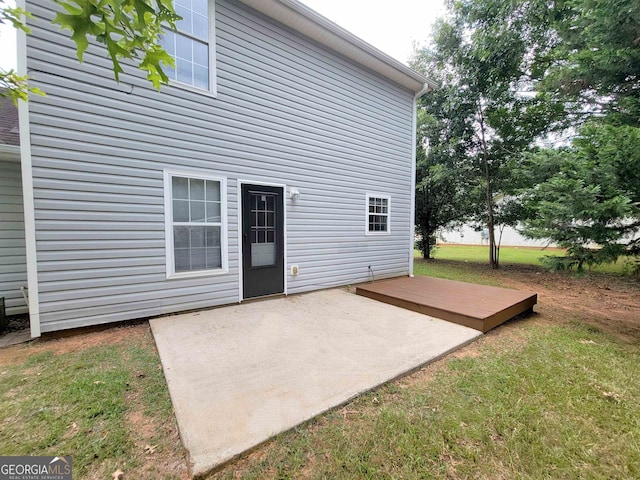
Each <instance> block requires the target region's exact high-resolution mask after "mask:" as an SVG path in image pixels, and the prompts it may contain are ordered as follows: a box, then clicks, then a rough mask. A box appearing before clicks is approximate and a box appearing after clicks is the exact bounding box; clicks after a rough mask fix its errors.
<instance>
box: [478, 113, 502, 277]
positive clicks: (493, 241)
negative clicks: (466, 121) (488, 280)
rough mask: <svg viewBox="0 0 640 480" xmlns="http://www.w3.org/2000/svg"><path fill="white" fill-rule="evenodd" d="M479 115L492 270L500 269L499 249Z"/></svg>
mask: <svg viewBox="0 0 640 480" xmlns="http://www.w3.org/2000/svg"><path fill="white" fill-rule="evenodd" d="M478 115H479V117H480V134H481V138H480V140H481V143H482V164H483V166H484V179H485V182H486V190H485V194H486V202H487V228H488V229H489V264H490V265H491V268H494V269H496V268H499V267H500V264H499V263H498V247H497V246H496V235H495V232H494V219H493V191H492V188H491V173H490V171H489V152H488V149H487V140H486V138H485V134H484V116H483V114H482V109H481V108H479V109H478Z"/></svg>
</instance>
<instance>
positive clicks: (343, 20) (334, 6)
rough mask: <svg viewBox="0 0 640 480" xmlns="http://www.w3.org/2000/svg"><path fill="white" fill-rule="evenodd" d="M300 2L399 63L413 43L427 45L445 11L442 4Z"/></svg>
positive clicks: (409, 0)
mask: <svg viewBox="0 0 640 480" xmlns="http://www.w3.org/2000/svg"><path fill="white" fill-rule="evenodd" d="M301 1H302V3H304V4H305V5H307V6H309V7H311V8H312V9H314V10H315V11H316V12H318V13H320V14H322V15H324V16H325V17H327V18H328V19H329V20H331V21H333V22H335V23H337V24H338V25H340V26H341V27H343V28H346V29H347V30H349V31H350V32H351V33H353V34H354V35H356V36H358V37H360V38H361V39H362V40H364V41H366V42H368V43H370V44H371V45H373V46H374V47H376V48H378V49H379V50H382V51H383V52H384V53H387V54H389V55H391V56H392V57H393V58H395V59H396V60H399V61H401V62H403V63H407V61H408V60H409V58H410V56H411V53H412V52H413V45H414V42H417V43H418V44H419V45H424V44H426V43H427V41H428V40H429V35H430V32H431V26H432V24H433V22H434V21H435V19H436V18H438V17H440V16H442V15H443V14H444V11H445V9H444V0H394V1H393V2H391V3H390V2H383V1H372V0H301ZM389 5H392V7H391V8H389Z"/></svg>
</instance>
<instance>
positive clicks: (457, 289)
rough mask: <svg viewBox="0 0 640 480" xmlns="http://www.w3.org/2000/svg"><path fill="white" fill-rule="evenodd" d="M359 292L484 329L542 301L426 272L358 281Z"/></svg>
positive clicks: (532, 295) (501, 289)
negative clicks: (421, 274) (427, 275)
mask: <svg viewBox="0 0 640 480" xmlns="http://www.w3.org/2000/svg"><path fill="white" fill-rule="evenodd" d="M356 293H357V294H359V295H363V296H365V297H369V298H373V299H375V300H379V301H381V302H385V303H390V304H392V305H396V306H398V307H403V308H407V309H409V310H413V311H415V312H420V313H424V314H425V315H430V316H432V317H436V318H441V319H443V320H448V321H450V322H454V323H459V324H461V325H465V326H467V327H471V328H474V329H476V330H480V331H481V332H483V333H485V332H488V331H489V330H491V329H492V328H494V327H497V326H498V325H500V324H502V323H504V322H506V321H507V320H510V319H512V318H513V317H515V316H516V315H519V314H521V313H523V312H526V311H528V310H532V309H533V306H534V305H535V304H536V303H538V295H537V294H535V293H532V292H523V291H520V290H511V289H508V288H499V287H489V286H486V285H477V284H474V283H465V282H455V281H453V280H443V279H440V278H432V277H423V276H417V277H399V278H392V279H388V280H378V281H376V282H374V283H368V284H362V285H358V286H357V287H356Z"/></svg>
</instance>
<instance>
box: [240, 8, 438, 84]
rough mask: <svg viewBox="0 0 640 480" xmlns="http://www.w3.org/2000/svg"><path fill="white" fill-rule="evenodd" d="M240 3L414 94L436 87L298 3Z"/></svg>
mask: <svg viewBox="0 0 640 480" xmlns="http://www.w3.org/2000/svg"><path fill="white" fill-rule="evenodd" d="M240 1H241V2H242V3H244V4H246V5H249V6H250V7H252V8H254V9H256V10H258V11H260V12H262V13H264V14H265V15H268V16H269V17H271V18H274V19H276V20H278V21H279V22H281V23H284V24H285V25H287V26H288V27H290V28H292V29H294V30H297V31H298V32H300V33H302V34H304V35H306V36H307V37H310V38H312V39H313V40H315V41H317V42H319V43H321V44H322V45H325V46H326V47H329V48H331V49H332V50H335V51H337V52H339V53H341V54H342V55H344V56H346V57H348V58H350V59H351V60H353V61H355V62H357V63H359V64H361V65H363V66H365V67H368V68H370V69H371V70H374V71H375V72H378V73H379V74H381V75H383V76H385V77H387V78H389V79H391V80H393V81H395V82H396V83H399V84H400V85H402V86H404V87H406V88H408V89H410V90H412V91H413V92H416V93H417V92H420V91H422V90H423V88H424V87H425V85H428V87H429V89H431V90H433V89H435V88H436V84H435V82H433V81H432V80H429V79H428V78H426V77H424V76H422V75H420V74H419V73H417V72H414V71H413V70H411V69H410V68H409V67H407V66H406V65H404V64H403V63H401V62H399V61H397V60H396V59H394V58H393V57H391V56H389V55H387V54H386V53H383V52H381V51H380V50H378V49H377V48H375V47H373V46H372V45H369V44H368V43H367V42H365V41H364V40H361V39H360V38H358V37H356V36H355V35H353V34H352V33H350V32H348V31H347V30H345V29H344V28H342V27H340V26H339V25H337V24H335V23H333V22H332V21H331V20H328V19H327V18H325V17H323V16H322V15H320V14H319V13H317V12H316V11H315V10H312V9H311V8H309V7H307V6H306V5H303V4H302V3H300V2H299V1H298V0H240Z"/></svg>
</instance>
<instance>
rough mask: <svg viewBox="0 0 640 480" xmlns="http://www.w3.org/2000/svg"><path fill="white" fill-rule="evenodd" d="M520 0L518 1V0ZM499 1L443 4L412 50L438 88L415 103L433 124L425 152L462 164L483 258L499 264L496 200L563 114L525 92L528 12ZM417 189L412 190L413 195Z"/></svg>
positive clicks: (529, 56)
mask: <svg viewBox="0 0 640 480" xmlns="http://www.w3.org/2000/svg"><path fill="white" fill-rule="evenodd" d="M523 4H524V2H523ZM518 6H519V5H518V4H516V3H514V2H507V1H506V0H488V1H483V2H479V1H475V0H466V1H458V2H454V3H451V4H450V12H449V17H448V18H447V19H446V20H442V21H440V22H439V23H438V24H437V25H436V28H435V34H434V38H433V47H432V48H431V49H423V50H421V51H419V52H417V54H416V57H415V59H414V61H413V67H414V68H416V69H418V70H421V71H423V72H425V73H426V74H429V75H431V76H432V77H435V79H436V80H437V81H438V82H439V84H440V88H439V89H437V90H436V91H434V92H429V93H427V94H426V95H425V96H424V97H423V98H422V101H421V105H422V108H424V109H425V110H426V111H427V112H429V114H430V116H431V118H432V121H431V122H430V124H429V125H428V127H427V135H428V136H429V137H430V140H432V141H431V142H430V145H431V146H432V148H431V149H430V153H429V155H438V156H440V162H443V161H444V160H443V157H446V156H449V157H450V158H449V159H448V160H447V162H448V163H449V164H459V165H464V166H465V170H459V171H461V172H464V173H462V174H463V175H465V176H467V175H468V174H469V175H471V176H472V177H473V180H470V181H468V182H467V183H468V184H474V185H475V187H476V188H475V189H471V190H470V191H469V192H467V194H468V195H470V196H472V197H473V194H474V192H475V195H476V198H475V204H476V206H477V207H478V208H477V211H476V213H475V218H476V219H477V220H478V221H482V222H483V223H484V224H485V225H486V226H487V228H488V230H489V262H490V264H491V266H492V267H493V268H498V266H499V249H498V244H497V242H496V238H495V226H496V210H497V207H496V199H497V198H499V197H504V195H505V194H509V193H511V192H512V191H513V186H514V184H515V183H516V179H514V177H513V171H514V170H513V166H514V164H515V162H517V160H518V158H520V155H521V154H522V152H523V151H526V150H527V149H528V148H530V147H531V145H532V143H533V141H534V140H535V139H536V138H538V137H539V136H540V135H541V134H542V133H544V132H545V131H547V130H549V129H550V128H551V126H553V124H554V122H555V121H557V120H558V119H559V118H560V117H561V115H562V108H561V105H558V104H554V103H553V102H551V101H550V99H549V97H548V96H545V95H542V94H535V93H533V92H531V91H525V90H530V85H531V83H530V82H531V75H530V70H531V60H532V58H533V56H532V52H531V48H530V42H529V40H530V38H531V37H532V33H531V29H529V28H528V25H527V14H528V10H526V8H524V6H523V7H522V8H517V7H518ZM418 193H419V192H417V194H418Z"/></svg>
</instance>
